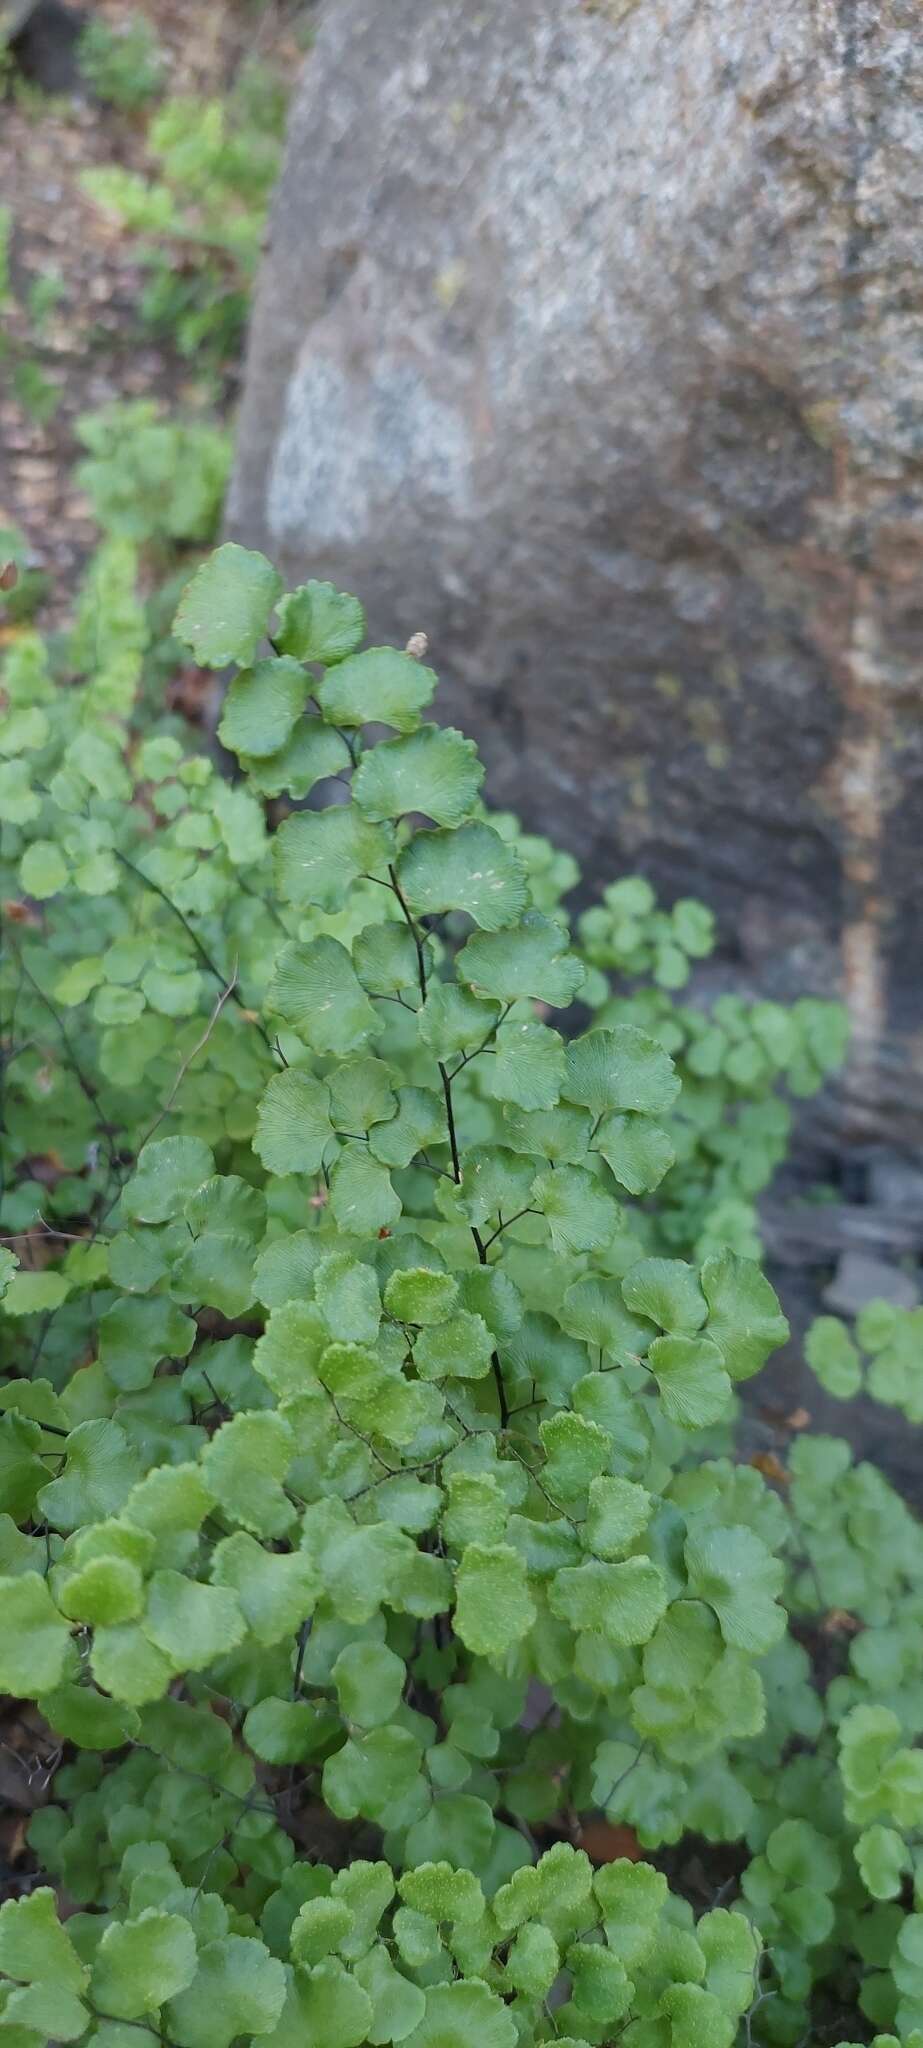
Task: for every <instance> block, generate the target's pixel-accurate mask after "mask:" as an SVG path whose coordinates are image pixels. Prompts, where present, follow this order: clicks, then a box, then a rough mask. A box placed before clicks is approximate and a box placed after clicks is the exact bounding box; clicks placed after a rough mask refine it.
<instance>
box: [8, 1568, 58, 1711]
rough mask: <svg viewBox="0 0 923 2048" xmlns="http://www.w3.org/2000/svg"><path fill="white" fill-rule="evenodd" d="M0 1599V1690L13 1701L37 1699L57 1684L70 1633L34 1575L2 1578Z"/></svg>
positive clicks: (43, 1582)
mask: <svg viewBox="0 0 923 2048" xmlns="http://www.w3.org/2000/svg"><path fill="white" fill-rule="evenodd" d="M0 1600H2V1603H3V1640H2V1643H0V1690H2V1691H3V1692H8V1693H12V1694H13V1695H14V1696H15V1697H17V1698H22V1699H35V1697H36V1696H37V1694H38V1693H41V1692H50V1691H51V1690H52V1688H53V1687H54V1686H56V1685H58V1684H60V1681H61V1679H62V1678H63V1676H64V1670H65V1666H66V1662H67V1653H68V1650H69V1648H70V1630H69V1629H68V1626H67V1623H66V1622H65V1621H63V1620H62V1618H61V1616H60V1614H59V1613H58V1611H57V1608H56V1607H55V1606H54V1605H53V1603H52V1600H51V1595H50V1593H49V1591H48V1587H47V1585H46V1584H45V1581H44V1579H40V1578H39V1577H38V1576H37V1574H36V1573H34V1572H27V1573H25V1574H24V1576H23V1577H22V1578H3V1579H0Z"/></svg>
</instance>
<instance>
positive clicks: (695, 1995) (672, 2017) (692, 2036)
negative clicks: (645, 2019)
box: [658, 1984, 737, 2048]
mask: <svg viewBox="0 0 923 2048" xmlns="http://www.w3.org/2000/svg"><path fill="white" fill-rule="evenodd" d="M658 2011H659V2012H660V2013H662V2014H663V2016H664V2018H665V2019H666V2020H667V2021H668V2022H669V2027H670V2034H669V2040H670V2044H671V2048H733V2043H734V2041H735V2040H736V2039H737V2020H736V2018H731V2017H730V2016H729V2015H728V2014H727V2013H725V2012H723V2011H722V2008H721V2006H720V2005H719V2003H718V2000H717V1999H716V1998H713V1997H712V1994H711V1992H710V1991H703V1990H702V1987H701V1985H700V1984H669V1985H668V1986H667V1989H666V1991H664V1993H663V1994H662V1997H661V2000H660V2005H659V2007H658Z"/></svg>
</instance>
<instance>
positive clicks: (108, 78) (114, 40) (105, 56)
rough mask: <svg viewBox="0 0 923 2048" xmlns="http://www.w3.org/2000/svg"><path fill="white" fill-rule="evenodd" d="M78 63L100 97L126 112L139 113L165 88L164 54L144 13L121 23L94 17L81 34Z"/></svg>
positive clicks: (88, 83) (89, 83)
mask: <svg viewBox="0 0 923 2048" xmlns="http://www.w3.org/2000/svg"><path fill="white" fill-rule="evenodd" d="M77 62H78V65H79V68H80V72H81V76H82V77H83V78H84V79H85V80H86V82H87V85H88V86H89V87H90V88H91V90H92V91H93V92H94V93H95V94H96V97H97V99H100V100H103V101H105V102H107V103H108V105H109V106H112V107H118V108H119V109H120V111H121V112H123V113H128V114H133V113H136V112H137V111H138V109H139V108H140V107H145V106H147V105H148V103H149V101H151V100H153V99H156V98H157V96H158V94H159V93H161V92H162V91H163V86H164V81H165V77H166V65H165V60H164V53H163V50H162V48H161V45H160V43H159V41H158V39H157V35H156V33H155V30H154V29H153V28H152V26H151V23H150V22H149V21H146V20H145V19H144V17H143V15H134V16H132V17H131V18H130V19H129V20H128V21H126V22H123V23H119V24H113V23H112V22H108V21H105V20H104V19H103V18H102V17H101V16H95V17H93V18H92V19H91V20H90V21H88V22H87V25H86V28H85V29H84V30H83V32H82V34H81V37H80V41H79V43H78V46H77Z"/></svg>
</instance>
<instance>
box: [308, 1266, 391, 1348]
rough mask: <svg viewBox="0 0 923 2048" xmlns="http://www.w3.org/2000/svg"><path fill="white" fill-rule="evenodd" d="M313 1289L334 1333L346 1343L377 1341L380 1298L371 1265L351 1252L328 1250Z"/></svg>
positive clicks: (325, 1318)
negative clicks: (355, 1257)
mask: <svg viewBox="0 0 923 2048" xmlns="http://www.w3.org/2000/svg"><path fill="white" fill-rule="evenodd" d="M314 1293H315V1299H316V1301H317V1305H318V1308H319V1309H320V1311H321V1314H322V1316H323V1318H324V1321H325V1323H326V1324H327V1327H328V1329H329V1331H330V1334H331V1336H332V1337H337V1338H339V1339H340V1340H341V1342H343V1343H346V1344H374V1343H375V1340H376V1338H377V1336H378V1330H379V1325H380V1323H381V1298H380V1296H379V1292H378V1281H377V1279H376V1277H375V1274H374V1271H373V1269H372V1267H371V1266H366V1265H364V1264H363V1262H362V1261H361V1260H360V1259H354V1258H353V1257H352V1255H351V1254H350V1253H349V1252H327V1254H326V1255H325V1257H324V1258H323V1259H321V1262H320V1264H319V1266H318V1268H317V1271H316V1274H315V1277H314Z"/></svg>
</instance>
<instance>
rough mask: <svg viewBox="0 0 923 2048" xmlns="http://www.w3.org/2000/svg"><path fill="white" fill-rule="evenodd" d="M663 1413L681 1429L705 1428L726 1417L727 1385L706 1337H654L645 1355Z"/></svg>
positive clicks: (715, 1351) (716, 1352)
mask: <svg viewBox="0 0 923 2048" xmlns="http://www.w3.org/2000/svg"><path fill="white" fill-rule="evenodd" d="M648 1359H649V1362H650V1365H651V1369H652V1371H653V1374H654V1378H655V1379H656V1381H657V1385H658V1387H659V1388H660V1399H661V1401H662V1403H663V1412H664V1414H665V1415H667V1416H669V1419H670V1421H671V1422H678V1423H679V1425H680V1427H681V1428H682V1429H707V1428H708V1427H709V1424H710V1423H713V1422H718V1421H720V1419H721V1417H722V1415H724V1414H726V1412H727V1407H728V1402H729V1399H730V1393H731V1382H730V1380H729V1379H728V1376H727V1373H726V1372H725V1370H724V1366H723V1365H722V1362H721V1353H720V1351H719V1350H718V1348H717V1345H715V1344H711V1343H709V1340H708V1338H707V1337H698V1338H696V1337H657V1338H656V1339H655V1341H654V1343H653V1344H652V1345H651V1347H650V1350H649V1352H648Z"/></svg>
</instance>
